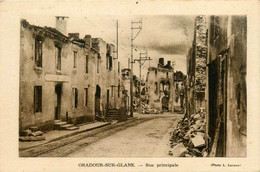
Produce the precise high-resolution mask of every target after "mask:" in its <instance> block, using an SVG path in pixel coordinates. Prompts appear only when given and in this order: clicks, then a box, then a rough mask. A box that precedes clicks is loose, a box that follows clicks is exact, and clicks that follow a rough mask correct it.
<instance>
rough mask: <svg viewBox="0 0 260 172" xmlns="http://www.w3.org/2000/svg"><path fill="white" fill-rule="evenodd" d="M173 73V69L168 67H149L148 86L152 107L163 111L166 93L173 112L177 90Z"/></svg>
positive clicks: (169, 106)
mask: <svg viewBox="0 0 260 172" xmlns="http://www.w3.org/2000/svg"><path fill="white" fill-rule="evenodd" d="M173 73H174V71H173V69H167V68H155V67H150V68H149V69H148V73H147V80H146V86H148V87H149V95H150V100H149V104H150V106H151V108H154V109H157V110H158V111H162V110H163V107H162V106H163V100H164V97H165V96H166V95H165V93H166V94H167V96H168V101H167V104H168V105H167V107H168V110H169V111H171V112H173V111H174V98H175V95H174V94H175V92H174V85H173ZM165 91H166V92H165ZM167 96H166V97H167Z"/></svg>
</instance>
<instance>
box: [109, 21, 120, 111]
mask: <svg viewBox="0 0 260 172" xmlns="http://www.w3.org/2000/svg"><path fill="white" fill-rule="evenodd" d="M114 53H116V58H113V61H114V60H115V59H118V20H116V50H114ZM116 65H117V64H116V61H114V66H116ZM118 67H119V66H118ZM114 77H115V78H114V79H115V81H116V74H114ZM115 83H116V82H115ZM111 87H112V89H113V97H114V107H116V89H114V87H118V86H114V85H112V86H111ZM117 89H119V87H118V88H117Z"/></svg>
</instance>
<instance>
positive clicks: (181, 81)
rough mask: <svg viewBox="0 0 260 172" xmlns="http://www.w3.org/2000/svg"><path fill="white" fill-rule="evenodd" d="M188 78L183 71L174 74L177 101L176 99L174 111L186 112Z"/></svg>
mask: <svg viewBox="0 0 260 172" xmlns="http://www.w3.org/2000/svg"><path fill="white" fill-rule="evenodd" d="M185 80H186V76H185V75H184V74H183V73H182V72H181V71H176V72H175V73H174V87H175V99H174V111H175V112H184V109H185V108H186V107H185V103H186V100H185V98H186V89H185V84H186V82H185Z"/></svg>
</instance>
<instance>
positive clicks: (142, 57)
mask: <svg viewBox="0 0 260 172" xmlns="http://www.w3.org/2000/svg"><path fill="white" fill-rule="evenodd" d="M143 55H144V56H143ZM146 60H148V61H149V62H150V60H152V59H151V58H150V57H148V52H147V51H146V52H145V53H140V56H139V59H138V60H137V59H135V60H134V61H138V62H139V77H140V86H139V99H140V100H139V113H141V111H142V109H141V90H142V89H141V78H142V66H143V65H144V63H145V62H146ZM142 61H143V63H142Z"/></svg>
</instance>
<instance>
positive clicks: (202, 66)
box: [187, 16, 207, 115]
mask: <svg viewBox="0 0 260 172" xmlns="http://www.w3.org/2000/svg"><path fill="white" fill-rule="evenodd" d="M206 60H207V29H206V17H205V16H197V17H196V18H195V30H194V39H193V44H192V47H191V48H190V50H189V52H188V55H187V75H188V76H187V95H188V96H187V98H188V104H187V112H188V114H189V115H190V114H192V113H195V112H197V111H199V110H200V109H205V88H206Z"/></svg>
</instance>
